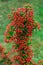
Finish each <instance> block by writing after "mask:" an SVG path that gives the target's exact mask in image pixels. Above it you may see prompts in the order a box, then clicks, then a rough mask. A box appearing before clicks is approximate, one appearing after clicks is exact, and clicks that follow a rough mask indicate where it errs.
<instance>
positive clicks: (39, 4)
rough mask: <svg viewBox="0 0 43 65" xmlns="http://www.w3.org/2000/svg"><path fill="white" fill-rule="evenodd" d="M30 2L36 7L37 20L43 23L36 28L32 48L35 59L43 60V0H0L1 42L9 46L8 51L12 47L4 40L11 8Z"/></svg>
mask: <svg viewBox="0 0 43 65" xmlns="http://www.w3.org/2000/svg"><path fill="white" fill-rule="evenodd" d="M28 3H30V4H31V5H32V7H33V9H34V18H35V21H38V22H39V23H40V24H41V29H40V30H38V29H36V30H34V32H33V36H32V44H31V45H32V49H33V51H34V57H33V60H35V62H36V63H37V62H38V60H43V0H0V43H1V44H2V45H3V46H5V47H6V48H7V50H6V52H8V51H9V49H10V48H11V44H6V43H5V42H4V32H5V30H6V26H7V24H8V23H10V22H11V21H10V20H9V19H8V17H7V15H8V14H11V8H15V9H16V8H18V7H22V6H24V5H25V4H28Z"/></svg>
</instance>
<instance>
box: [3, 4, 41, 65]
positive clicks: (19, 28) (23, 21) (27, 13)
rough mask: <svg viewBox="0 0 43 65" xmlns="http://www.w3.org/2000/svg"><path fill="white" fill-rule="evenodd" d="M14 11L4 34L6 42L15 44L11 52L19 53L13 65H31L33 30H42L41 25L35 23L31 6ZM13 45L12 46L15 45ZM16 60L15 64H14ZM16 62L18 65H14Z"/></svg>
mask: <svg viewBox="0 0 43 65" xmlns="http://www.w3.org/2000/svg"><path fill="white" fill-rule="evenodd" d="M12 10H13V13H12V16H10V15H8V17H9V19H10V20H11V22H10V23H9V24H8V26H7V27H6V31H5V34H4V36H5V42H7V43H8V42H13V43H14V44H15V46H13V48H12V51H10V52H12V54H13V53H16V52H17V55H16V54H13V57H14V58H13V59H12V65H27V64H28V63H31V60H32V57H33V51H32V49H31V47H30V43H31V40H30V38H31V36H32V33H33V30H34V29H35V28H36V27H38V29H40V25H39V24H37V23H36V22H35V21H34V11H33V9H32V7H31V5H29V4H28V5H25V6H24V7H22V8H18V9H17V10H16V11H14V9H13V8H12ZM29 41H30V42H29ZM13 43H12V45H14V44H13ZM14 49H16V50H14ZM8 56H9V54H8ZM14 60H15V62H13V61H14ZM16 62H18V63H17V64H14V63H16ZM29 65H30V64H29Z"/></svg>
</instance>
